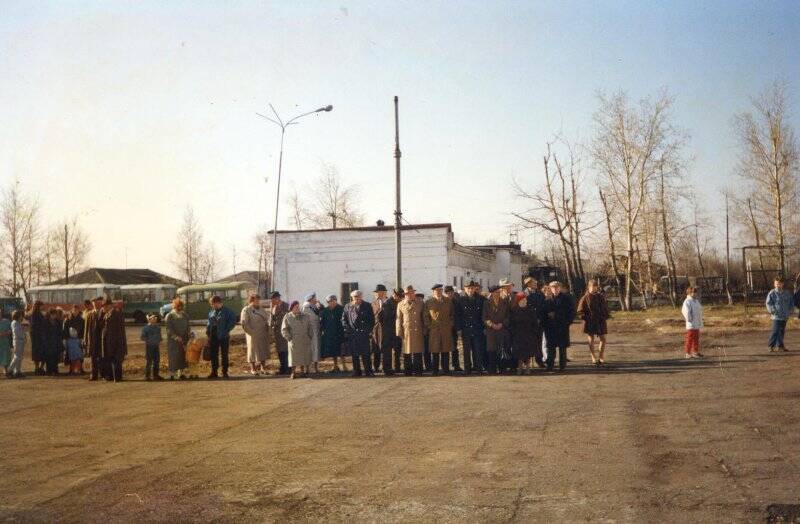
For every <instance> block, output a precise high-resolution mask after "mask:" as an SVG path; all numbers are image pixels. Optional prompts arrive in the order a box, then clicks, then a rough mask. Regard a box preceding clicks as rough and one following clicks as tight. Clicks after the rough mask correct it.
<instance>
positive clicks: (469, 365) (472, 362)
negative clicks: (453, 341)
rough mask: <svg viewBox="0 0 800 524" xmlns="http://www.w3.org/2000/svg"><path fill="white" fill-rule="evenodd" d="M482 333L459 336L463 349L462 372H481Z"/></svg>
mask: <svg viewBox="0 0 800 524" xmlns="http://www.w3.org/2000/svg"><path fill="white" fill-rule="evenodd" d="M483 341H484V339H483V333H477V334H470V333H466V334H465V333H463V332H462V334H461V344H462V346H463V348H464V371H466V372H467V373H472V372H478V373H480V372H481V371H483V362H484V360H483V350H484V345H483Z"/></svg>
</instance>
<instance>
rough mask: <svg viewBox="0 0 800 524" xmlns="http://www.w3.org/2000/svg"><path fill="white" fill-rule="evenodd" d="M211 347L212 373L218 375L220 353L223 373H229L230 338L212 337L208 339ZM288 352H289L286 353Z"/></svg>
mask: <svg viewBox="0 0 800 524" xmlns="http://www.w3.org/2000/svg"><path fill="white" fill-rule="evenodd" d="M208 345H209V348H210V349H211V374H212V375H216V374H217V370H218V369H219V360H220V358H219V357H220V353H222V373H223V374H224V375H227V374H228V363H229V362H228V348H229V347H230V345H231V341H230V339H227V338H226V339H222V340H220V339H218V338H216V337H211V339H209V341H208ZM285 354H287V353H285Z"/></svg>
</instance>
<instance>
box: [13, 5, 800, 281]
mask: <svg viewBox="0 0 800 524" xmlns="http://www.w3.org/2000/svg"><path fill="white" fill-rule="evenodd" d="M798 44H800V7H798V4H797V3H796V2H789V1H786V2H732V1H731V2H402V1H385V2H335V3H333V2H330V3H329V2H302V1H297V2H197V1H192V2H177V1H172V2H148V1H132V2H57V3H56V2H54V3H47V2H37V3H32V2H9V1H3V0H0V78H2V79H3V80H2V82H0V119H2V122H3V125H2V126H0V181H2V183H3V184H6V183H7V182H8V181H9V180H11V179H12V178H13V177H14V176H18V177H19V178H20V179H21V180H22V182H23V185H24V186H25V187H26V188H27V189H28V190H29V191H31V192H33V193H37V194H38V195H39V198H40V200H41V202H42V204H43V207H44V212H45V214H46V217H47V219H48V220H50V221H56V220H60V219H63V218H65V217H69V216H72V215H74V214H78V215H80V216H81V219H82V220H83V222H84V225H85V226H86V227H87V228H88V227H89V225H90V224H91V237H92V241H93V253H92V260H91V262H92V263H93V264H94V265H100V266H122V265H123V264H124V261H125V251H126V248H127V252H128V265H129V266H130V267H135V266H145V267H152V268H154V269H159V270H163V271H168V272H173V273H174V271H173V270H172V267H171V264H170V258H171V253H172V239H173V238H174V236H175V233H176V232H177V230H178V229H179V227H180V222H181V215H182V213H183V210H184V208H185V207H186V205H189V204H191V205H192V206H194V208H195V211H196V214H197V215H198V216H199V217H200V219H201V222H202V224H203V226H204V229H205V232H206V236H207V237H208V238H209V239H211V240H213V241H214V242H215V244H216V246H217V248H218V250H219V251H220V253H221V254H222V255H223V256H225V257H227V255H228V253H229V252H230V250H231V246H232V245H235V246H236V248H237V251H238V252H239V253H240V254H241V255H240V256H239V261H238V266H239V268H240V269H241V268H242V267H243V266H247V265H250V264H247V263H246V261H244V260H243V258H245V257H244V255H243V254H242V253H244V252H245V251H247V250H248V249H250V246H251V241H250V239H251V237H252V234H253V233H254V232H255V231H256V230H257V229H258V228H259V226H262V225H264V224H269V225H270V226H271V221H272V218H271V217H272V216H273V213H274V197H275V180H276V177H275V174H276V171H277V153H278V146H279V138H280V135H279V130H278V129H277V128H275V127H273V126H272V124H269V123H268V122H265V121H263V120H261V119H259V118H258V117H256V116H255V114H254V112H255V111H264V110H265V109H266V107H267V102H272V103H273V104H274V105H275V107H276V108H277V109H278V110H279V111H280V112H281V113H282V114H283V115H284V116H291V115H294V114H296V113H300V112H304V111H307V110H310V109H314V108H316V107H319V106H321V105H325V104H333V105H334V107H335V109H334V111H333V112H331V113H324V114H321V115H315V116H312V117H308V118H306V119H304V120H303V121H302V124H301V125H299V126H296V127H294V128H292V129H290V130H289V131H288V133H287V143H286V149H285V165H284V168H285V170H284V175H285V178H284V185H283V188H282V191H284V194H286V190H288V188H290V187H291V184H294V185H295V186H296V187H297V188H298V189H301V190H302V189H303V188H305V187H306V186H307V185H308V184H309V183H310V182H311V181H313V180H314V179H315V178H316V177H317V176H318V175H319V173H320V166H321V164H322V163H323V162H327V163H332V164H335V165H336V166H337V167H338V168H339V171H340V172H341V173H342V174H343V175H344V176H345V178H346V179H347V180H348V181H349V182H352V183H355V184H358V185H360V186H361V187H362V197H363V204H362V208H363V211H364V212H365V215H366V217H367V220H368V221H369V222H373V221H374V220H376V219H378V218H382V219H384V220H386V221H390V220H391V219H392V208H393V202H394V200H393V191H394V185H393V176H394V160H393V157H392V149H393V121H392V117H393V107H392V97H393V96H394V95H398V96H399V97H400V104H401V106H400V111H401V142H402V143H401V146H402V149H403V175H404V178H403V184H404V187H403V191H404V194H403V201H404V204H403V208H404V209H403V211H404V214H405V217H406V218H407V219H408V220H409V221H411V222H440V221H450V222H452V223H453V227H454V230H455V232H456V236H457V238H458V239H460V240H462V241H465V242H469V241H476V242H482V241H485V240H487V239H497V240H501V241H504V240H507V238H508V229H509V224H510V223H511V222H512V219H511V218H510V216H509V213H510V212H511V211H514V210H515V209H519V208H520V206H522V205H523V204H522V203H520V202H517V201H515V199H514V198H513V194H512V191H511V190H510V188H509V182H510V180H511V178H512V177H516V178H518V179H521V180H523V181H525V182H526V183H528V184H529V185H532V186H535V185H538V183H539V181H540V180H541V176H542V169H541V160H540V159H541V155H542V152H543V148H544V143H545V141H546V140H547V139H548V138H549V137H551V136H552V135H553V134H554V133H556V132H558V131H563V133H565V134H566V135H567V136H569V137H571V138H573V139H575V140H587V139H588V138H589V137H591V134H592V122H591V116H592V113H593V111H594V110H595V109H596V107H597V96H596V95H597V92H598V91H605V92H610V91H614V90H617V89H625V90H627V91H628V92H629V94H630V95H631V97H632V98H634V99H636V98H639V97H642V96H646V95H654V94H656V93H657V92H658V90H659V89H661V88H662V87H666V88H667V89H668V90H669V92H670V93H671V94H672V95H673V96H674V97H675V100H676V101H675V111H674V115H675V119H674V122H675V123H676V124H677V125H679V126H681V127H683V128H684V129H686V130H687V131H688V133H689V134H690V136H691V141H690V143H689V147H688V149H687V153H688V154H689V155H691V156H693V157H694V159H695V161H694V162H693V164H692V167H691V173H690V174H691V175H692V176H693V178H694V180H695V186H696V188H697V190H698V191H699V192H701V193H703V194H706V195H707V196H706V198H707V199H708V201H709V207H710V208H712V209H713V208H714V207H715V206H716V205H718V203H719V197H718V194H717V190H718V188H719V187H721V186H723V185H725V184H726V180H727V178H728V177H729V176H730V175H731V172H732V167H733V164H734V162H735V151H736V150H735V142H734V138H733V136H732V133H731V117H732V115H733V114H735V113H736V112H739V111H741V110H743V109H745V108H746V107H747V102H748V96H750V95H755V94H757V93H758V92H759V91H760V90H762V89H763V88H764V87H765V86H766V85H767V84H768V83H769V82H771V81H772V80H773V79H775V78H782V79H784V80H787V81H788V82H789V83H790V84H791V102H792V104H793V106H794V114H793V117H792V122H793V123H794V126H795V128H800V125H799V124H800V119H798V114H800V94H799V93H800V60H798V48H799V47H800V46H799V45H798ZM264 177H269V181H268V182H266V183H265V182H264ZM283 204H285V201H284V202H283V203H282V205H283ZM283 211H287V207H286V206H285V205H284V207H283ZM281 216H282V218H281V223H282V225H285V224H286V218H285V217H286V216H287V215H286V214H285V213H281ZM522 240H523V242H527V241H530V240H531V236H530V235H528V234H523V235H522ZM229 269H230V262H229V261H226V264H225V265H224V266H223V267H222V268H221V273H228V272H229Z"/></svg>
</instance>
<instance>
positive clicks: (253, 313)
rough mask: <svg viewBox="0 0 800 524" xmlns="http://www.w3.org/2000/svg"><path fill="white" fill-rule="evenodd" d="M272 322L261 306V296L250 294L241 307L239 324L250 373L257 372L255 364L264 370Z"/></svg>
mask: <svg viewBox="0 0 800 524" xmlns="http://www.w3.org/2000/svg"><path fill="white" fill-rule="evenodd" d="M274 322H275V319H274V318H273V317H272V316H271V315H270V314H269V312H268V311H265V310H264V309H262V308H261V297H259V296H258V295H250V300H249V304H247V306H245V307H244V308H243V309H242V313H241V324H242V330H244V335H245V341H246V342H247V361H248V362H249V363H250V373H251V374H253V375H255V374H256V373H258V370H256V364H258V365H260V367H261V370H260V371H261V372H262V373H263V372H265V371H266V363H267V358H269V342H270V340H269V339H270V335H272V334H274V330H273V329H272V327H271V326H273V325H274ZM281 337H282V336H281ZM283 340H286V339H283ZM287 351H288V346H287ZM281 364H283V363H282V362H281ZM279 373H280V372H279Z"/></svg>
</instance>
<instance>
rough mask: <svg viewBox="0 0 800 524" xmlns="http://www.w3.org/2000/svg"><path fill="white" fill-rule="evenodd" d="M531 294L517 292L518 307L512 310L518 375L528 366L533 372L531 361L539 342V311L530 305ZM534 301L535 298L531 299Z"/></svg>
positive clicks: (512, 328)
mask: <svg viewBox="0 0 800 524" xmlns="http://www.w3.org/2000/svg"><path fill="white" fill-rule="evenodd" d="M529 296H530V295H525V293H517V296H516V297H515V300H516V302H517V307H515V308H513V309H512V310H511V333H512V334H513V335H512V337H513V340H514V341H513V348H514V350H513V353H514V358H516V359H517V375H522V374H523V373H524V370H525V369H526V368H527V370H528V374H530V373H532V372H533V369H532V368H531V365H530V362H531V357H532V356H533V355H535V354H536V346H537V344H541V343H540V342H539V336H538V333H539V311H537V309H536V307H535V306H531V305H528V298H529ZM531 301H533V299H531Z"/></svg>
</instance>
